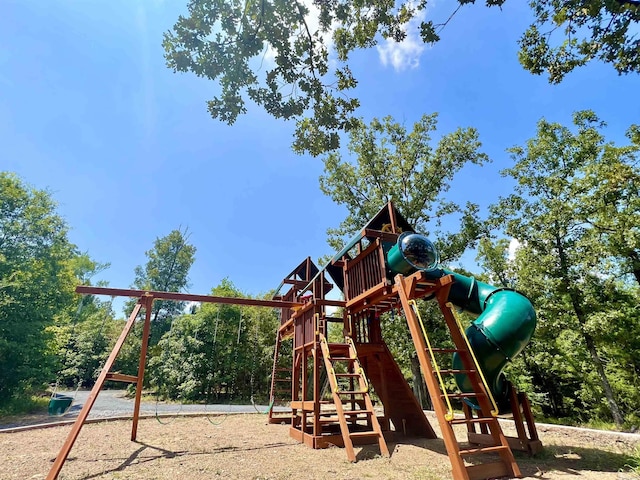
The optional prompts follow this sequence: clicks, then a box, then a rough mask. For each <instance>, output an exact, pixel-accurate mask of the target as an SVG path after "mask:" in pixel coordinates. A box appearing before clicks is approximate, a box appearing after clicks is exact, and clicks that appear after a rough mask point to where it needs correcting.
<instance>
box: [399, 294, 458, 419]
mask: <svg viewBox="0 0 640 480" xmlns="http://www.w3.org/2000/svg"><path fill="white" fill-rule="evenodd" d="M409 305H410V306H411V307H412V308H413V311H414V313H415V314H416V317H418V321H419V322H420V328H421V329H422V335H423V336H424V340H425V342H427V349H428V350H429V355H430V356H431V363H432V364H433V368H434V370H435V372H436V375H437V376H438V381H439V382H440V390H442V394H443V396H444V400H445V402H446V403H447V408H448V409H449V411H448V412H447V413H446V414H445V416H444V418H445V420H446V421H447V422H450V421H451V420H453V418H454V414H453V407H452V406H451V402H450V401H449V396H448V395H447V387H446V386H445V384H444V381H443V380H442V375H440V368H439V367H438V362H437V361H436V356H435V354H434V353H433V348H431V342H430V341H429V336H428V335H427V330H426V329H425V328H424V323H422V317H421V316H420V312H419V311H418V305H417V304H416V301H415V300H409ZM425 374H426V372H425Z"/></svg>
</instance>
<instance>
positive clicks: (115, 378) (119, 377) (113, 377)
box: [106, 373, 138, 383]
mask: <svg viewBox="0 0 640 480" xmlns="http://www.w3.org/2000/svg"><path fill="white" fill-rule="evenodd" d="M106 379H107V380H110V381H112V382H125V383H137V382H138V377H137V376H135V375H124V374H123V373H107V378H106Z"/></svg>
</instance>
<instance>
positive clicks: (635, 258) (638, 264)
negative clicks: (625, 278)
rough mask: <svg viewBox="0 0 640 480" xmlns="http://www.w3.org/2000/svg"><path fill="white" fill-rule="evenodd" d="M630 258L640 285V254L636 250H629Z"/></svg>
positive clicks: (632, 269) (632, 268) (634, 274)
mask: <svg viewBox="0 0 640 480" xmlns="http://www.w3.org/2000/svg"><path fill="white" fill-rule="evenodd" d="M629 258H630V259H631V271H632V272H633V276H634V277H636V282H638V285H640V254H639V253H638V252H636V251H634V250H632V251H631V252H629Z"/></svg>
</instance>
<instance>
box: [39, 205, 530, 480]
mask: <svg viewBox="0 0 640 480" xmlns="http://www.w3.org/2000/svg"><path fill="white" fill-rule="evenodd" d="M335 289H337V291H338V293H339V294H337V295H336V290H335ZM77 292H78V293H82V294H103V295H110V296H128V297H137V298H139V301H138V304H137V305H136V307H135V309H134V311H133V312H132V313H131V316H130V317H129V319H128V321H127V323H126V325H125V327H124V329H123V331H122V333H121V335H120V337H119V339H118V341H117V342H116V344H115V346H114V348H113V351H112V352H111V354H110V356H109V358H108V360H107V361H106V363H105V365H104V367H103V369H102V371H101V373H100V375H99V377H98V379H97V381H96V383H95V385H94V387H93V390H92V391H91V393H90V395H89V398H88V400H87V402H86V403H85V404H84V406H83V408H82V410H81V412H80V414H79V416H78V418H77V420H76V422H75V424H74V426H73V428H72V430H71V432H70V433H69V435H68V437H67V439H66V441H65V443H64V445H63V447H62V448H61V450H60V453H59V454H58V456H57V457H56V459H55V461H54V464H53V466H52V468H51V470H50V472H49V474H48V476H47V479H49V480H54V479H56V478H57V477H58V474H59V473H60V470H61V469H62V466H63V465H64V462H65V460H66V458H67V457H68V455H69V452H70V450H71V448H72V447H73V444H74V443H75V440H76V438H77V436H78V434H79V433H80V430H81V428H82V426H83V424H84V422H85V421H86V419H87V416H88V415H89V412H90V410H91V408H92V406H93V404H94V402H95V400H96V398H97V395H98V393H99V392H100V389H101V388H102V386H103V384H104V382H105V381H106V380H112V381H121V382H129V383H134V384H136V395H135V403H134V412H133V426H132V433H131V440H135V439H136V435H137V427H138V419H139V412H140V399H141V394H142V385H143V379H144V371H145V363H146V356H147V341H148V337H149V331H150V321H151V311H152V305H153V302H154V300H156V299H162V300H165V299H172V300H182V301H197V302H210V303H227V304H239V305H257V306H264V307H270V308H277V309H278V310H279V312H280V327H279V329H278V332H277V341H276V346H275V353H274V359H273V371H272V377H271V403H272V404H273V403H274V402H275V401H276V400H286V401H287V403H288V405H289V408H288V409H287V410H286V411H283V410H282V409H274V408H271V409H270V410H269V413H268V415H269V417H268V418H269V422H270V423H277V424H280V423H287V424H289V425H290V426H289V432H290V435H291V437H293V438H295V439H296V440H298V441H300V442H303V443H304V444H305V445H308V446H309V447H311V448H325V447H327V446H330V445H338V446H342V447H344V449H345V452H346V455H347V458H348V459H349V460H350V461H356V460H357V456H356V452H355V450H354V445H362V444H370V443H376V444H378V446H379V449H380V453H381V455H385V456H388V455H389V449H388V447H387V441H386V439H385V435H386V436H387V438H389V437H390V436H391V435H393V437H394V440H395V441H400V440H401V438H402V437H403V436H410V437H424V438H436V434H435V432H434V430H433V428H432V426H431V424H430V423H429V421H428V419H427V417H426V416H425V413H424V411H423V409H422V407H421V405H420V403H419V402H418V400H417V399H416V397H415V395H414V393H413V390H412V388H411V387H410V385H409V383H408V382H407V380H406V379H405V378H404V376H403V374H402V372H401V370H400V368H399V366H398V364H397V363H396V361H395V359H394V358H393V355H392V353H391V351H390V349H389V348H388V346H387V344H386V343H385V341H384V338H383V335H382V329H381V321H384V318H386V315H389V312H392V313H393V312H396V313H398V314H400V313H402V314H403V315H404V318H405V319H406V321H407V324H408V326H409V331H410V334H411V338H412V340H413V344H414V347H415V350H416V353H417V357H418V359H419V362H420V367H421V370H422V374H423V377H424V381H425V382H426V386H427V390H428V393H429V396H430V399H431V405H432V408H433V410H434V412H435V416H436V418H437V420H438V424H439V427H440V431H441V432H442V437H443V439H444V444H445V447H446V450H447V453H448V456H449V459H450V461H451V465H452V475H453V478H454V479H464V480H467V479H470V480H474V479H489V478H497V477H519V476H520V470H519V468H518V465H517V463H516V461H515V459H514V456H513V453H512V450H514V449H516V450H521V451H525V452H528V453H530V454H533V453H536V452H537V451H539V450H540V449H541V443H540V441H539V439H538V436H537V432H536V428H535V424H534V421H533V417H532V415H531V409H530V405H529V402H528V399H527V398H526V396H525V395H524V394H522V393H518V392H517V391H516V390H515V389H514V388H513V387H512V386H511V385H510V384H509V382H508V381H506V379H505V378H504V376H503V374H502V369H503V367H504V365H505V364H506V363H507V362H508V361H509V360H510V359H511V358H513V356H515V355H517V354H518V353H519V352H520V351H521V350H522V348H524V346H526V344H527V343H528V341H529V339H530V337H531V335H532V333H533V329H534V327H535V313H534V312H533V309H532V307H531V305H530V303H529V302H528V300H526V298H525V297H523V296H522V295H520V294H518V293H517V292H513V291H511V290H508V289H502V288H496V287H491V286H490V285H486V284H484V283H482V282H477V281H476V280H475V279H473V278H469V277H464V276H462V275H459V274H456V273H454V272H450V271H448V270H444V269H441V268H439V267H438V255H437V251H436V250H435V248H434V247H433V245H432V244H431V243H430V242H429V241H428V240H427V239H426V238H425V237H423V236H421V235H418V234H415V233H413V229H412V227H411V225H409V224H408V222H407V221H406V220H405V219H404V218H403V217H402V215H401V214H400V213H399V212H398V211H397V210H396V209H395V208H394V206H393V204H391V203H389V204H387V205H385V207H384V208H382V209H381V210H380V212H379V213H378V214H377V215H376V216H375V217H374V218H373V219H371V220H370V221H369V223H368V224H367V225H366V226H365V227H364V228H363V229H362V230H361V232H359V234H358V235H357V236H356V237H354V239H352V241H350V242H349V243H348V244H347V245H346V246H345V248H344V249H343V250H342V251H341V252H339V253H338V254H337V255H336V256H334V258H333V259H332V260H331V261H330V262H329V263H328V264H327V265H326V266H325V267H324V268H323V269H318V267H316V265H314V263H313V262H312V261H311V259H310V258H307V259H306V260H304V261H303V262H302V263H300V265H298V266H297V267H296V268H295V269H294V270H293V271H292V272H291V273H290V274H289V275H287V276H286V277H285V278H284V280H283V282H282V284H281V285H280V287H279V288H278V291H277V294H276V296H274V298H273V299H272V300H254V299H238V298H226V297H212V296H207V295H191V294H180V293H172V292H145V291H137V290H121V289H110V288H99V287H84V286H81V287H78V288H77ZM332 292H333V293H332ZM335 298H339V299H335ZM419 299H429V300H431V299H432V300H434V301H435V302H436V303H437V305H438V307H439V311H440V312H441V314H442V316H441V325H442V327H444V328H446V329H447V331H448V332H449V339H448V340H447V342H446V343H445V344H444V345H434V344H433V342H432V340H431V339H430V337H429V333H430V332H429V331H428V329H427V328H426V327H425V324H424V323H423V321H422V319H421V316H420V312H419V310H418V305H417V303H416V300H419ZM141 309H144V311H145V312H146V315H145V319H144V327H143V332H142V349H141V356H140V362H139V367H138V372H137V374H136V375H125V374H121V373H114V372H111V368H112V366H113V363H114V361H115V359H116V357H117V355H118V353H119V351H120V349H121V347H122V345H123V343H124V341H125V339H126V337H127V335H128V334H129V333H130V332H131V329H132V326H133V324H134V323H135V321H136V318H137V317H138V314H139V312H140V310H141ZM460 310H464V311H468V312H470V313H472V314H475V315H478V319H477V320H476V321H474V322H473V325H471V326H469V327H467V328H466V330H465V328H464V327H463V325H462V323H461V320H460V318H459V316H458V311H460ZM385 314H386V315H385ZM432 321H433V320H432ZM439 321H440V320H439ZM331 323H335V324H338V325H339V328H338V329H339V330H341V335H339V337H340V338H339V340H338V341H335V340H329V338H328V337H329V324H331ZM284 351H287V352H290V353H289V354H284V353H283V352H284ZM452 387H453V388H452ZM374 402H378V404H377V405H376V404H375V403H374ZM505 409H506V411H509V412H511V417H510V418H513V421H514V423H515V427H516V431H517V436H516V437H507V436H505V435H504V433H503V431H502V428H501V426H500V423H499V417H501V416H502V415H500V412H501V411H504V410H505ZM464 427H466V428H464ZM458 437H463V438H461V439H459V438H458Z"/></svg>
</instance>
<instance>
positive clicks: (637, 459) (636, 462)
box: [625, 446, 640, 478]
mask: <svg viewBox="0 0 640 480" xmlns="http://www.w3.org/2000/svg"><path fill="white" fill-rule="evenodd" d="M625 467H627V468H628V469H629V471H630V472H632V473H634V474H635V475H637V477H638V478H640V446H638V447H636V448H635V450H634V451H633V453H632V454H631V458H630V459H629V463H628V464H627V465H625Z"/></svg>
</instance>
